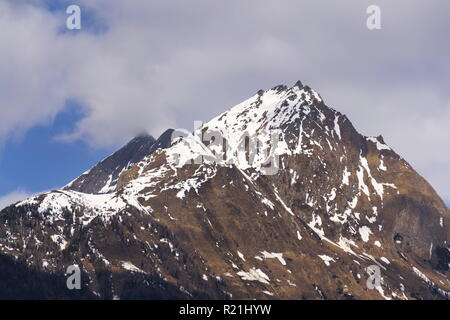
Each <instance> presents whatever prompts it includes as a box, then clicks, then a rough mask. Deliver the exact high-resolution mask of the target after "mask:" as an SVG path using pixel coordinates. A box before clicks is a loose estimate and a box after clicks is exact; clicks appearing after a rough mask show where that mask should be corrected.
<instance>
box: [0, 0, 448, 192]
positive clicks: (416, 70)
mask: <svg viewBox="0 0 450 320" xmlns="http://www.w3.org/2000/svg"><path fill="white" fill-rule="evenodd" d="M73 2H74V3H77V4H80V6H81V9H82V13H83V12H85V11H89V12H91V13H93V14H94V18H95V19H94V21H93V23H94V25H93V26H92V25H91V27H93V29H90V28H86V30H82V32H61V30H62V28H63V27H64V25H65V18H66V16H65V13H64V12H59V13H49V12H48V11H46V10H45V9H44V8H43V7H42V6H40V3H41V1H39V0H33V1H9V0H0V30H1V31H0V48H1V50H0V70H1V73H0V107H1V112H2V116H1V118H0V141H1V140H3V141H4V140H5V139H7V138H8V137H11V136H12V135H20V134H22V133H24V132H26V131H27V130H28V129H29V128H31V127H33V126H35V125H36V124H42V123H44V124H45V123H48V122H50V121H51V120H52V119H53V117H54V116H55V115H56V114H57V113H58V112H61V111H62V110H63V108H64V102H65V101H66V99H75V100H77V101H78V102H79V103H80V104H81V105H82V106H83V112H84V113H85V114H86V116H85V118H83V119H82V120H81V121H80V122H79V123H78V124H77V126H76V130H75V131H73V132H68V133H67V134H66V135H64V136H60V137H59V139H61V140H63V141H68V142H70V141H71V140H74V139H84V140H86V141H88V142H89V143H91V144H92V146H93V147H101V146H111V145H117V144H120V143H123V142H125V141H126V140H127V139H129V138H130V137H132V136H133V135H135V134H137V133H139V132H142V131H143V130H147V131H149V132H150V133H152V134H153V135H155V136H157V135H158V134H159V133H161V132H162V131H163V130H164V129H166V128H168V127H186V128H191V127H192V123H193V121H194V120H197V119H198V120H204V121H207V120H208V119H210V118H212V117H214V116H215V115H217V114H218V113H221V112H223V111H224V110H226V109H228V108H229V107H231V106H232V105H235V104H237V103H239V102H241V101H242V100H244V99H246V98H248V97H249V96H251V95H252V94H254V93H255V92H256V91H257V90H258V89H260V88H270V87H273V86H275V85H277V84H281V83H285V84H293V83H294V82H295V81H296V80H298V79H300V80H302V82H303V83H305V84H308V85H310V86H311V87H313V88H314V89H315V90H316V91H318V92H319V93H320V94H321V95H322V97H323V98H324V99H325V101H326V102H327V104H328V105H329V106H331V107H333V108H335V109H337V110H339V111H341V112H343V113H345V114H347V116H348V117H349V118H350V120H352V122H353V124H354V125H355V126H356V127H357V129H358V130H359V131H360V132H361V133H363V134H366V135H378V134H382V135H383V136H384V138H385V140H386V142H387V143H388V144H389V145H391V146H392V147H393V148H394V149H395V150H396V151H397V152H398V153H400V154H401V155H402V156H404V157H405V158H406V159H407V160H408V161H409V162H410V163H411V164H412V165H413V166H414V167H415V168H416V169H417V170H418V171H419V172H420V173H421V174H423V175H424V176H425V177H426V178H427V179H428V180H429V181H430V182H431V183H432V185H433V186H435V188H436V189H437V190H438V192H439V193H440V194H441V196H443V197H444V198H446V199H447V200H450V186H449V185H450V184H449V183H448V181H449V180H450V179H449V178H450V173H449V170H448V169H447V165H448V164H449V163H450V148H448V144H449V143H448V142H449V141H450V130H449V129H448V124H449V123H450V88H449V83H450V63H449V60H448V59H449V58H448V57H449V56H450V43H449V41H448V39H449V31H450V17H449V15H450V2H449V1H445V0H430V1H419V0H417V1H413V0H403V1H402V0H398V1H378V0H375V1H365V0H343V1H317V0H315V1H300V0H296V1H295V0H280V1H262V0H253V1H250V0H247V1H241V0H240V1H211V0H188V1H186V0H177V1H170V0H159V1H157V0H152V1H142V0H127V1H122V0H81V1H73ZM370 4H378V5H379V6H380V7H381V9H382V29H381V30H378V31H369V30H368V29H367V28H366V17H367V15H366V8H367V6H368V5H370ZM90 30H94V31H95V32H90Z"/></svg>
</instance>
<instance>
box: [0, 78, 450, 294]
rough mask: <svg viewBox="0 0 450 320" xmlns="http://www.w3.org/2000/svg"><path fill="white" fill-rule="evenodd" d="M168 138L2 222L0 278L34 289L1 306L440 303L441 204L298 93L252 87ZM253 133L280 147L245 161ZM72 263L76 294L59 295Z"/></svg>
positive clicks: (446, 256)
mask: <svg viewBox="0 0 450 320" xmlns="http://www.w3.org/2000/svg"><path fill="white" fill-rule="evenodd" d="M209 132H214V133H215V134H214V136H215V137H216V138H215V139H213V140H211V139H210V137H209V136H210V135H209V134H208V133H209ZM173 133H174V132H173V130H168V131H166V132H165V133H164V134H163V135H162V136H161V137H160V138H159V139H158V140H155V139H154V138H152V137H150V136H146V135H143V136H139V137H136V138H135V139H133V140H132V141H130V142H129V143H128V144H127V145H126V146H125V147H124V148H122V149H120V150H119V151H117V152H116V153H114V154H113V155H111V156H110V157H108V158H107V159H105V160H103V161H102V162H100V163H99V164H98V165H97V166H95V167H94V168H92V169H91V170H90V171H88V172H87V173H84V174H83V175H81V176H80V177H79V178H78V179H76V180H75V181H73V182H72V183H70V184H69V185H67V186H66V187H64V188H62V189H60V190H55V191H52V192H48V193H45V194H41V195H38V196H35V197H33V198H30V199H27V200H24V201H22V202H19V203H17V204H15V205H12V206H10V207H8V208H5V209H4V210H3V211H1V213H0V253H1V254H0V258H1V259H0V269H1V270H2V271H3V272H2V277H3V278H5V279H17V280H16V281H17V282H19V279H20V278H21V277H23V278H27V279H28V278H33V279H38V280H35V281H37V283H34V284H33V286H32V287H30V288H28V287H26V286H16V287H15V289H14V290H11V289H10V286H7V285H3V286H0V297H9V298H11V297H12V298H14V297H16V298H21V297H25V298H27V297H33V298H40V299H51V298H55V297H56V298H58V297H59V298H73V299H77V298H89V299H90V298H92V299H113V298H114V299H167V298H170V299H253V298H254V299H448V298H449V297H450V281H449V279H450V278H449V277H450V271H449V264H450V250H449V240H450V212H449V210H448V209H447V207H446V206H445V205H444V203H443V201H442V200H441V199H440V198H439V196H438V195H437V194H436V192H435V191H434V190H433V188H432V187H431V186H430V185H429V184H428V183H427V181H425V179H423V178H422V177H421V176H420V175H419V174H418V173H417V172H415V171H414V169H413V168H412V167H411V166H410V165H409V164H408V163H407V162H406V161H405V160H404V159H403V158H402V157H400V156H399V155H398V154H396V153H395V151H394V150H392V148H390V147H389V146H388V145H387V144H386V143H385V141H384V140H383V138H382V137H381V136H379V137H366V136H363V135H361V134H359V133H358V132H357V131H356V130H355V128H354V127H353V125H352V124H351V122H350V120H349V119H348V118H347V117H346V116H345V115H343V114H341V113H339V112H338V111H336V110H334V109H332V108H330V107H328V106H327V105H326V104H325V103H324V101H323V100H322V98H321V97H320V95H319V94H318V93H317V92H315V91H314V90H313V89H311V88H309V87H308V86H304V85H303V84H302V83H301V82H297V83H296V84H295V85H294V86H292V87H287V86H283V85H282V86H277V87H274V88H272V89H270V90H260V91H258V92H257V93H256V94H255V95H254V96H252V97H250V98H249V99H247V100H246V101H244V102H242V103H241V104H239V105H237V106H235V107H233V108H231V109H230V110H228V111H226V112H224V113H223V114H221V115H219V116H217V117H216V118H214V119H212V120H211V121H209V122H207V123H205V124H203V125H202V127H201V128H198V129H197V130H196V134H195V135H189V134H186V135H185V136H182V137H180V136H178V135H176V138H175V139H172V135H173ZM217 136H220V138H221V139H217ZM244 136H246V137H249V138H245V137H244ZM253 137H258V141H260V142H265V141H266V142H267V141H271V139H272V138H273V137H276V138H277V141H276V143H275V144H272V145H271V149H270V150H265V151H262V150H261V148H259V147H258V148H256V149H257V151H259V154H257V155H254V156H253V157H250V156H249V154H248V152H244V154H242V152H240V151H241V149H242V145H246V146H248V144H249V143H254V141H253V142H252V138H253ZM205 140H206V141H209V145H208V142H207V143H205V142H204V141H205ZM213 142H214V143H213ZM218 142H221V143H218ZM256 145H257V146H259V144H256ZM218 155H221V156H220V157H219V156H218ZM268 155H270V159H271V161H269V162H270V166H272V167H274V168H275V169H276V170H274V171H271V173H270V174H268V173H267V167H268V166H269V162H268V160H267V156H268ZM70 265H78V266H79V267H80V268H81V270H82V277H81V279H82V288H81V290H75V291H70V290H69V289H67V288H66V287H65V279H66V276H65V272H66V270H67V267H68V266H70ZM12 282H14V280H10V281H9V282H8V283H12ZM39 284H40V285H39Z"/></svg>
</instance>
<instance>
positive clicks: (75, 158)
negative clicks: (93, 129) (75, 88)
mask: <svg viewBox="0 0 450 320" xmlns="http://www.w3.org/2000/svg"><path fill="white" fill-rule="evenodd" d="M79 110H80V106H79V105H78V104H77V103H76V102H68V103H67V104H66V107H65V108H64V111H63V112H61V113H59V114H58V115H57V116H56V117H55V119H53V120H52V121H51V122H50V123H48V124H45V125H39V126H36V127H33V128H32V129H30V130H29V131H28V132H27V133H26V134H25V136H22V137H17V138H14V139H9V140H7V141H6V143H5V144H4V145H3V147H2V150H1V153H0V195H4V194H8V193H11V192H14V191H22V192H26V193H30V194H34V193H37V192H41V191H43V190H50V189H57V188H60V187H61V186H63V185H65V184H67V183H68V182H70V181H71V180H73V179H74V178H76V177H77V176H79V175H80V174H81V173H83V172H84V171H86V170H88V169H89V168H90V167H92V166H93V165H95V164H96V163H97V162H98V161H99V160H101V159H103V158H105V157H106V156H107V155H108V154H110V153H112V152H113V148H91V147H90V146H89V145H88V144H87V143H86V142H85V141H81V140H78V141H74V142H70V143H66V142H60V141H57V139H55V137H57V136H58V135H60V134H63V133H65V132H68V131H71V130H72V129H73V127H74V125H75V123H76V122H77V121H78V120H79V119H81V118H82V117H83V114H82V113H80V112H79Z"/></svg>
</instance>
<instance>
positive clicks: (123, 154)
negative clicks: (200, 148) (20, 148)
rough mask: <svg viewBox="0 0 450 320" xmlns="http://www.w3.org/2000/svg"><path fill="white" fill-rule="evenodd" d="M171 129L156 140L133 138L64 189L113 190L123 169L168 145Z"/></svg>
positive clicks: (97, 191) (85, 190)
mask: <svg viewBox="0 0 450 320" xmlns="http://www.w3.org/2000/svg"><path fill="white" fill-rule="evenodd" d="M172 131H173V130H171V129H169V130H167V131H166V132H164V133H163V134H162V135H161V137H159V138H158V140H155V139H154V138H153V137H152V136H149V135H141V136H138V137H136V138H134V139H133V140H131V141H130V142H129V143H128V144H127V145H126V146H124V147H123V148H121V149H120V150H119V151H117V152H115V153H114V154H112V155H111V156H109V157H108V158H106V159H105V160H103V161H101V162H100V163H99V164H97V165H96V166H95V167H93V168H92V169H90V170H89V171H88V172H86V173H84V174H82V175H81V176H80V177H78V178H77V179H76V180H74V181H73V182H71V183H70V184H69V185H68V186H66V187H65V188H64V189H65V190H73V191H78V192H83V193H90V194H102V193H103V194H104V193H111V192H113V191H114V190H115V187H116V185H117V181H118V180H119V177H120V175H121V174H122V173H123V172H124V171H127V170H129V169H130V168H132V167H133V166H134V165H135V164H136V163H138V162H139V161H141V160H142V159H143V158H144V157H145V156H148V155H150V154H152V153H153V152H154V151H155V150H157V149H159V148H162V149H164V148H167V147H168V146H169V145H170V136H171V133H172Z"/></svg>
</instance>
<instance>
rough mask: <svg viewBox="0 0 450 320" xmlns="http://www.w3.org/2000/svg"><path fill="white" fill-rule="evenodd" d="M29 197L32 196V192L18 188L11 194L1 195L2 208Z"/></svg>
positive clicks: (0, 204) (0, 203)
mask: <svg viewBox="0 0 450 320" xmlns="http://www.w3.org/2000/svg"><path fill="white" fill-rule="evenodd" d="M29 197H31V194H29V193H27V192H25V191H22V190H16V191H13V192H11V193H9V194H6V195H3V196H0V210H2V209H4V208H6V207H7V206H9V205H12V204H14V203H16V202H19V201H21V200H25V199H27V198H29Z"/></svg>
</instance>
